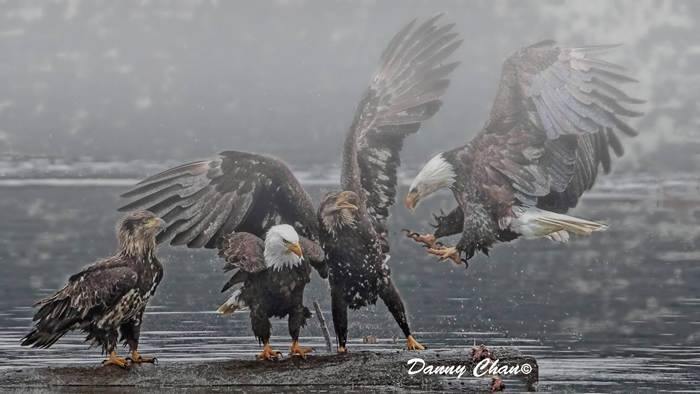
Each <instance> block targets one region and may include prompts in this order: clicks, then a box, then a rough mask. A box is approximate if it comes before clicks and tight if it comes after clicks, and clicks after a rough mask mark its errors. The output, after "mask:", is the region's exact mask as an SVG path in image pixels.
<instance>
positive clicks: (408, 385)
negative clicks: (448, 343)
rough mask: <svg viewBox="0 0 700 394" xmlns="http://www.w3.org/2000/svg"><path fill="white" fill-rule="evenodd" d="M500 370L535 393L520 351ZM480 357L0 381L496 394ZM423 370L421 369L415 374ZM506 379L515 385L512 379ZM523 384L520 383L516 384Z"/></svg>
mask: <svg viewBox="0 0 700 394" xmlns="http://www.w3.org/2000/svg"><path fill="white" fill-rule="evenodd" d="M489 354H490V355H491V356H492V359H498V360H499V364H498V365H506V366H517V365H521V364H523V363H527V364H529V365H531V366H533V370H532V372H531V373H529V374H527V375H525V374H521V375H519V376H517V377H519V378H521V379H522V381H524V382H525V387H523V385H522V383H521V385H520V387H518V385H517V384H516V385H515V387H514V385H513V384H512V383H509V384H508V386H509V389H513V388H514V389H516V390H522V389H523V388H526V389H530V390H532V389H534V388H535V386H536V383H537V376H538V375H537V374H538V370H537V362H536V361H535V359H534V358H531V357H524V356H522V354H521V353H520V352H519V351H518V350H517V349H515V348H509V347H490V348H489ZM438 355H439V357H438ZM415 358H420V359H422V360H423V361H424V362H425V365H426V366H428V365H429V366H432V367H438V366H452V365H454V366H464V367H465V369H466V371H467V372H466V373H464V374H463V376H462V377H461V378H458V377H457V376H456V374H453V375H434V374H426V373H424V372H422V371H421V372H418V373H415V374H413V375H411V374H409V369H410V364H408V361H409V360H411V359H415ZM475 365H476V364H475V362H474V361H473V350H472V349H471V348H462V349H449V350H447V349H440V350H439V351H437V350H426V351H421V352H399V353H396V352H387V353H375V352H355V353H347V354H333V355H313V354H312V355H309V356H308V357H307V359H306V360H302V359H301V358H299V357H291V358H290V357H285V358H283V359H281V360H279V361H277V362H269V361H262V360H230V361H216V362H187V363H184V362H183V363H161V364H156V365H150V364H149V365H143V364H141V365H133V366H132V367H131V368H130V369H128V370H122V369H119V368H110V367H102V366H99V365H95V366H75V367H71V366H66V367H50V368H29V369H28V368H23V369H18V370H6V371H3V372H4V373H3V374H2V375H1V376H0V391H3V392H4V391H14V392H35V393H45V392H55V391H63V390H65V389H66V387H67V386H70V390H71V392H78V393H98V392H99V393H102V392H125V391H128V390H126V389H127V388H128V387H137V388H139V389H146V388H147V389H148V392H149V393H150V394H155V393H161V392H162V393H166V392H167V393H172V392H173V391H177V389H179V388H186V389H187V392H200V391H201V392H208V391H209V390H212V389H214V388H216V389H217V390H221V391H225V392H231V391H234V392H236V391H239V390H242V391H256V392H259V391H263V392H265V391H269V392H287V391H296V390H299V391H300V390H304V391H307V392H308V391H315V390H329V389H332V390H333V391H334V392H348V391H352V392H362V391H374V390H379V391H399V392H402V391H414V390H420V391H431V390H436V391H445V390H458V391H460V392H491V390H492V388H493V378H494V377H493V376H491V375H488V376H483V377H480V378H475V377H473V376H472V371H473V369H474V366H475ZM415 369H416V370H417V369H418V368H415ZM506 378H512V377H510V376H508V377H506ZM516 382H517V381H516Z"/></svg>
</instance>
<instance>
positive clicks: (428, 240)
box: [401, 229, 437, 248]
mask: <svg viewBox="0 0 700 394" xmlns="http://www.w3.org/2000/svg"><path fill="white" fill-rule="evenodd" d="M401 231H405V232H406V236H407V237H408V238H411V239H412V240H414V241H416V242H422V243H423V244H425V245H427V246H429V247H431V248H432V247H433V246H434V245H435V241H436V240H437V238H436V237H435V234H425V235H420V234H418V233H414V232H413V231H411V230H409V229H403V230H401Z"/></svg>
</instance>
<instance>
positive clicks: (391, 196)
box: [341, 14, 462, 233]
mask: <svg viewBox="0 0 700 394" xmlns="http://www.w3.org/2000/svg"><path fill="white" fill-rule="evenodd" d="M440 16H442V14H438V15H435V16H433V17H432V18H430V19H428V20H427V21H426V22H425V23H423V24H422V25H420V26H419V27H418V28H416V29H415V30H413V31H411V30H412V28H413V26H414V24H415V20H414V21H412V22H411V23H409V24H408V25H407V26H406V27H405V28H403V29H402V30H401V31H400V32H399V33H398V34H397V35H396V36H395V37H394V38H393V39H392V40H391V42H390V43H389V45H388V47H387V48H386V50H385V51H384V53H383V54H382V58H381V61H380V64H379V68H378V70H377V72H376V73H375V75H374V78H373V79H372V83H371V84H370V86H369V88H368V89H367V91H366V92H365V94H364V96H363V97H362V100H361V101H360V104H359V106H358V108H357V112H356V114H355V119H354V120H353V123H352V127H351V129H350V131H349V132H348V135H347V137H346V140H345V146H344V150H343V167H342V174H341V182H342V186H343V189H344V190H350V191H354V192H355V193H357V194H358V196H359V197H360V205H361V206H362V208H361V209H366V211H367V213H369V214H370V215H371V217H372V218H373V219H374V224H375V228H376V229H377V230H378V232H379V233H381V232H382V224H381V222H382V221H383V220H384V219H386V218H387V217H388V216H389V212H388V208H389V207H390V206H391V205H392V204H394V202H395V197H396V183H397V179H396V177H397V169H398V167H399V166H400V164H401V159H400V156H399V155H400V152H401V148H402V146H403V139H404V138H405V137H406V136H407V135H409V134H413V133H416V132H417V131H418V129H419V128H420V122H422V121H424V120H427V119H430V118H431V117H432V116H433V115H435V114H436V113H437V112H438V110H439V109H440V107H441V106H442V101H440V96H442V94H443V93H445V91H446V90H447V87H448V86H449V83H450V80H449V79H446V78H445V77H446V76H447V75H449V74H450V73H451V72H452V71H453V70H454V69H455V68H456V67H457V65H458V64H459V62H454V63H450V64H444V65H443V64H442V62H443V61H445V60H446V59H447V58H448V57H449V56H450V55H451V54H452V53H453V52H454V51H455V50H456V49H457V47H459V45H460V44H461V43H462V41H461V40H460V41H454V39H455V37H456V36H457V33H450V30H451V29H452V27H453V26H454V24H450V25H446V26H442V27H439V28H438V27H437V26H436V25H435V22H436V21H437V20H438V19H439V18H440Z"/></svg>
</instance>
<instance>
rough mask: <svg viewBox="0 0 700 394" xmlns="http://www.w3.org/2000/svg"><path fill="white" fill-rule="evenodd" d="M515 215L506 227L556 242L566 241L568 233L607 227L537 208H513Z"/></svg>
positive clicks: (529, 236)
mask: <svg viewBox="0 0 700 394" xmlns="http://www.w3.org/2000/svg"><path fill="white" fill-rule="evenodd" d="M514 212H515V217H514V218H511V219H510V221H509V222H508V223H507V225H508V228H509V229H510V230H512V231H514V232H516V233H518V234H521V235H522V236H523V237H525V238H540V237H545V238H548V239H551V240H552V241H556V242H566V241H567V240H568V239H569V234H568V233H573V234H576V235H591V234H592V233H593V232H594V231H601V230H605V229H606V228H608V225H607V224H603V223H596V222H591V221H588V220H584V219H579V218H575V217H573V216H568V215H562V214H559V213H554V212H550V211H544V210H541V209H538V208H522V207H517V208H515V209H514Z"/></svg>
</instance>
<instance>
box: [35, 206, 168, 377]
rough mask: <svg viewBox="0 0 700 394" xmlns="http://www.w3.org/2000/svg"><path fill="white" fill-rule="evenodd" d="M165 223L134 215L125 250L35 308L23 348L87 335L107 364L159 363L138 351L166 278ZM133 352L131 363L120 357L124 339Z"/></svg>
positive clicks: (122, 238)
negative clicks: (160, 251) (162, 256)
mask: <svg viewBox="0 0 700 394" xmlns="http://www.w3.org/2000/svg"><path fill="white" fill-rule="evenodd" d="M163 228H165V222H164V221H163V220H162V219H159V218H158V217H156V216H155V215H153V214H152V213H150V212H146V211H137V212H133V213H130V214H128V215H127V216H126V217H125V218H124V219H123V220H122V221H121V222H119V224H118V226H117V236H118V239H119V251H118V252H117V254H115V255H114V256H112V257H109V258H107V259H105V260H101V261H98V262H97V263H95V264H93V265H91V266H89V267H87V268H85V269H84V270H82V271H80V272H79V273H77V274H75V275H73V276H71V277H70V279H68V284H67V285H66V286H64V287H63V288H62V289H61V290H59V291H58V292H56V294H54V295H52V296H51V297H48V298H46V299H44V300H41V301H39V302H37V303H36V304H34V307H35V308H39V311H38V312H37V313H36V315H34V319H33V321H34V329H33V330H32V331H31V332H30V333H29V334H27V336H25V337H24V338H23V339H22V346H30V345H31V346H32V347H35V348H48V347H51V345H53V344H54V343H56V341H58V340H59V339H61V337H63V336H64V335H66V334H67V333H68V332H69V331H72V330H76V329H79V330H82V331H84V332H86V333H87V334H88V335H87V341H91V343H92V345H91V346H100V347H102V352H103V353H104V354H109V359H108V360H105V361H104V362H103V363H102V364H103V365H117V366H120V367H122V368H125V367H127V365H128V364H127V363H128V362H129V361H130V362H133V363H143V362H154V361H155V358H146V357H141V356H140V355H139V353H138V345H139V336H140V333H141V323H142V321H143V312H144V310H145V309H146V305H147V304H148V301H149V300H150V299H151V297H152V296H153V294H155V292H156V288H157V287H158V284H159V283H160V280H161V279H162V278H163V265H162V264H161V263H160V262H159V261H158V259H157V258H156V256H155V252H156V241H155V235H156V232H158V231H159V230H161V229H163ZM119 335H121V338H120V341H124V342H125V344H126V345H128V346H129V349H130V350H131V357H130V358H129V359H122V358H119V357H117V354H116V351H115V347H116V345H117V339H118V336H119Z"/></svg>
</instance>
